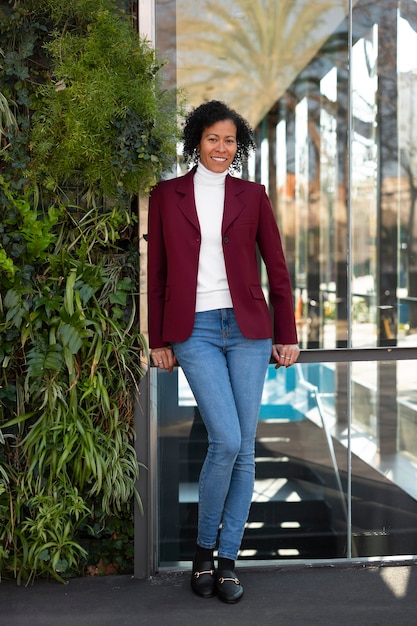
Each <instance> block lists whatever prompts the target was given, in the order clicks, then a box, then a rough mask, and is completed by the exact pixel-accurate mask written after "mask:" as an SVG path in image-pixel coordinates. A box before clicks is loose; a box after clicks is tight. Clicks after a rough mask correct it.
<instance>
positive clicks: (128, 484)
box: [0, 0, 178, 582]
mask: <svg viewBox="0 0 417 626" xmlns="http://www.w3.org/2000/svg"><path fill="white" fill-rule="evenodd" d="M135 26H136V24H135V17H134V14H133V12H132V11H130V10H129V3H127V2H115V1H112V0H67V1H66V2H62V0H26V1H24V2H23V1H21V2H19V1H17V0H16V1H10V2H8V1H0V367H1V369H0V574H1V576H2V577H7V578H15V579H16V580H17V581H18V582H20V581H30V580H33V579H34V578H35V577H37V576H53V577H56V578H59V579H61V580H62V579H64V578H65V577H68V576H74V575H83V574H85V573H106V572H108V571H110V572H112V573H114V572H117V571H118V572H128V571H131V569H132V555H133V545H132V544H133V519H132V508H133V501H134V498H140V494H137V493H136V491H135V482H136V480H137V477H138V472H139V471H140V459H137V458H136V454H135V450H134V429H133V414H134V407H135V404H136V403H137V402H138V383H139V381H140V378H141V376H142V375H143V367H142V364H141V359H142V362H143V361H144V359H143V357H146V345H145V342H144V339H143V337H142V336H141V335H140V333H139V330H138V328H139V326H138V308H137V298H138V284H139V255H138V242H137V240H138V231H137V199H138V196H139V195H140V194H146V193H147V192H148V191H149V189H150V188H151V187H152V185H153V184H155V182H156V180H157V179H158V178H159V177H160V176H161V175H162V173H163V172H164V171H165V170H167V169H169V168H171V167H172V163H173V161H174V158H175V147H176V137H177V112H178V108H177V107H178V104H177V103H176V102H175V97H174V94H170V93H167V92H166V91H164V90H163V88H162V85H161V79H160V74H161V72H160V70H161V62H160V61H159V60H158V57H157V55H156V54H155V52H154V51H153V49H152V48H151V47H150V45H149V44H148V43H147V42H146V41H144V40H142V39H141V38H140V37H139V36H138V34H137V29H136V28H135ZM139 401H140V399H139Z"/></svg>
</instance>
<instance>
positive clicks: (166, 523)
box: [153, 364, 347, 565]
mask: <svg viewBox="0 0 417 626" xmlns="http://www.w3.org/2000/svg"><path fill="white" fill-rule="evenodd" d="M153 375H155V376H156V377H157V396H158V403H157V406H158V438H159V485H160V494H159V512H160V517H159V529H160V542H159V546H160V548H159V549H160V563H161V565H166V564H168V563H171V564H172V563H173V562H180V561H189V560H191V559H192V556H193V552H194V545H195V539H196V526H197V502H198V477H199V472H200V468H201V465H202V462H203V460H204V457H205V453H206V449H207V436H206V431H205V428H204V425H203V423H202V421H201V417H200V415H199V412H198V409H197V407H196V405H195V401H194V398H193V396H192V393H191V391H190V389H189V387H188V384H187V382H186V380H185V378H184V376H183V374H182V371H181V369H178V370H176V371H175V372H174V374H173V375H169V374H166V373H164V372H160V371H157V370H156V371H155V370H154V371H153ZM335 381H336V375H335V367H334V366H333V365H328V364H326V365H321V364H314V365H304V366H301V365H297V366H296V367H293V368H290V369H288V370H285V369H283V368H281V369H279V370H276V369H275V367H274V366H272V365H271V366H269V369H268V373H267V376H266V379H265V387H264V393H263V398H262V406H261V411H260V417H259V424H258V433H257V439H256V481H255V489H254V495H253V501H252V507H251V512H250V516H249V520H248V523H247V527H246V531H245V536H244V539H243V542H242V547H241V551H240V554H239V559H241V560H248V561H254V560H257V561H263V560H270V559H323V558H337V557H344V556H346V543H347V542H346V537H347V506H346V449H345V447H344V446H343V445H342V444H341V443H339V442H338V441H337V440H336V439H334V438H332V436H331V430H332V429H333V428H334V424H335V421H336V407H337V398H336V391H335Z"/></svg>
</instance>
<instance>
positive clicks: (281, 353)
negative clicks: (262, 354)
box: [272, 343, 300, 370]
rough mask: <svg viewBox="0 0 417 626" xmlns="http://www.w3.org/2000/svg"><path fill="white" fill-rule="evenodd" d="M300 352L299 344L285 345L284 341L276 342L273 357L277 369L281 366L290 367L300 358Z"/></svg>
mask: <svg viewBox="0 0 417 626" xmlns="http://www.w3.org/2000/svg"><path fill="white" fill-rule="evenodd" d="M299 354H300V348H299V347H298V344H294V345H284V344H282V343H275V344H274V345H273V346H272V357H273V358H274V359H275V360H276V362H277V364H276V365H275V369H276V370H277V369H278V368H279V367H282V366H283V367H289V366H290V365H292V364H293V363H295V362H296V360H297V359H298V355H299Z"/></svg>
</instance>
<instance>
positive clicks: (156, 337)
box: [148, 186, 169, 348]
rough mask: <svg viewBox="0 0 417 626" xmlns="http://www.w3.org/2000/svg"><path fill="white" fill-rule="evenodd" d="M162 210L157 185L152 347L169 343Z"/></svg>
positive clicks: (151, 260)
mask: <svg viewBox="0 0 417 626" xmlns="http://www.w3.org/2000/svg"><path fill="white" fill-rule="evenodd" d="M161 211H162V202H161V194H160V190H159V188H158V186H157V187H155V188H154V189H153V191H152V192H151V194H150V197H149V212H148V331H149V347H150V348H162V347H164V346H167V345H169V343H168V342H166V341H163V339H162V324H163V317H164V303H165V292H166V281H167V258H166V251H165V245H164V233H163V224H162V215H161Z"/></svg>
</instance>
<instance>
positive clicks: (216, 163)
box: [197, 120, 237, 174]
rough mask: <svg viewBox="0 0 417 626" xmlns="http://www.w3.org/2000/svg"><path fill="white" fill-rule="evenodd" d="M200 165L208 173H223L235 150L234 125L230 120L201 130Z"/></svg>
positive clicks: (230, 162)
mask: <svg viewBox="0 0 417 626" xmlns="http://www.w3.org/2000/svg"><path fill="white" fill-rule="evenodd" d="M197 147H198V149H199V151H200V161H201V163H202V164H203V165H204V166H205V167H206V168H207V169H208V170H210V171H212V172H216V173H217V174H220V173H222V172H225V171H226V170H227V169H228V168H229V167H230V165H231V164H232V161H233V159H234V156H235V154H236V150H237V141H236V125H235V123H234V122H232V120H221V121H220V122H216V123H215V124H213V126H209V127H208V128H205V129H204V130H203V134H202V136H201V140H200V143H199V144H198V146H197Z"/></svg>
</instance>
